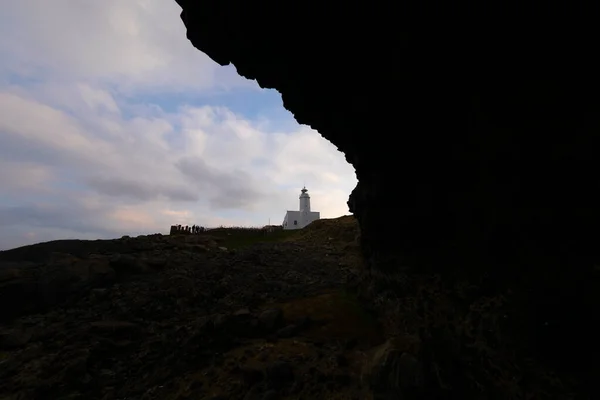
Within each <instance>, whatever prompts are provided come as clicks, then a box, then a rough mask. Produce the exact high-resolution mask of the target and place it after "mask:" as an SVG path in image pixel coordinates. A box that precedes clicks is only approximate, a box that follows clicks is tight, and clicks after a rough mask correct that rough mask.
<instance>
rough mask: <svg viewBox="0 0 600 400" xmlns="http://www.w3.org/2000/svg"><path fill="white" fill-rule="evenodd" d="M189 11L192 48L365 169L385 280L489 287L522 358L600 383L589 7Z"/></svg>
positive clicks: (295, 6) (242, 5) (363, 180)
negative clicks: (420, 277)
mask: <svg viewBox="0 0 600 400" xmlns="http://www.w3.org/2000/svg"><path fill="white" fill-rule="evenodd" d="M177 2H178V3H179V4H180V5H181V7H182V10H183V11H182V14H181V18H182V20H183V23H184V24H185V26H186V27H187V37H188V39H189V40H190V41H191V43H192V44H193V45H194V46H195V47H197V48H198V49H199V50H200V51H202V52H204V53H206V54H207V55H208V56H210V57H211V58H212V59H213V60H215V61H216V62H217V63H219V64H221V65H226V64H230V63H231V64H233V65H234V66H235V67H236V68H237V71H238V72H239V73H240V75H242V76H245V77H247V78H249V79H255V80H256V81H257V82H258V83H259V84H260V85H261V86H262V87H265V88H274V89H277V90H278V91H279V92H280V93H281V94H282V98H283V103H284V106H285V107H286V108H287V109H288V110H290V111H291V112H292V113H293V114H294V116H295V118H296V120H297V121H298V122H299V123H302V124H307V125H310V126H311V127H313V128H314V129H316V130H318V131H319V132H320V133H321V134H322V135H323V137H324V138H326V139H327V140H329V141H331V142H332V143H333V144H335V145H336V146H337V147H338V148H339V150H340V151H342V152H343V153H344V154H345V155H346V159H347V160H348V162H350V163H351V164H352V165H353V166H354V167H355V169H356V173H357V176H358V180H359V183H358V185H357V187H356V188H355V190H354V191H353V193H352V194H351V196H350V200H349V202H348V204H349V208H350V210H351V211H352V212H353V213H354V215H355V216H356V217H357V219H358V221H359V223H360V228H361V231H362V239H361V240H362V248H363V254H364V255H365V257H366V259H367V261H368V265H369V267H370V269H371V271H372V273H373V276H374V277H375V279H379V280H382V281H387V282H388V283H389V282H391V281H393V280H394V279H397V278H394V276H397V275H398V273H400V272H402V273H404V274H409V275H410V274H413V275H414V274H425V273H432V274H441V276H442V278H443V281H444V282H451V283H448V284H449V285H453V284H454V283H455V282H457V281H460V280H465V281H468V282H477V288H478V289H477V291H478V294H477V296H490V297H493V296H504V297H505V298H506V299H507V304H508V305H507V307H508V308H507V310H510V312H507V313H505V314H504V315H509V316H510V318H511V321H512V322H511V324H509V325H510V326H509V327H508V328H506V329H507V331H506V332H507V334H508V335H509V336H510V337H512V338H513V339H514V341H515V345H514V347H515V348H521V347H522V348H523V349H527V350H525V352H527V353H528V354H533V355H534V356H535V357H538V358H540V359H543V360H545V362H548V363H549V364H552V365H562V366H563V368H566V369H568V370H569V372H570V373H581V371H583V370H586V371H588V372H589V367H590V365H591V360H590V359H588V360H587V361H586V363H585V366H584V365H580V364H579V363H580V361H575V359H576V358H577V357H578V354H581V352H589V351H590V350H592V348H593V349H595V347H593V345H592V343H594V341H593V339H592V338H593V337H594V335H596V334H597V331H596V329H597V328H595V327H596V326H599V324H598V323H597V321H596V320H597V317H596V315H597V312H596V310H597V305H598V304H600V301H599V299H598V295H597V294H594V293H596V292H598V291H597V290H596V288H597V287H598V270H597V268H596V269H594V268H595V267H594V263H595V262H597V261H598V251H597V243H598V242H599V239H600V237H599V236H600V230H599V229H598V226H599V222H600V211H599V207H598V204H600V202H599V200H600V194H599V193H600V191H598V190H596V187H595V182H596V181H597V169H598V168H597V162H596V161H595V160H594V158H593V156H594V151H595V149H596V148H597V145H598V134H597V133H598V130H599V129H600V118H599V117H600V112H599V110H600V108H599V101H598V98H597V96H596V95H594V93H596V92H597V89H598V82H597V79H596V76H597V75H596V74H595V73H594V71H595V70H597V67H598V64H597V61H595V60H593V59H592V52H591V51H590V49H591V48H592V47H593V44H592V42H591V40H592V37H594V36H595V35H594V32H592V30H593V28H588V27H592V26H593V24H589V25H588V24H587V23H586V21H588V20H589V18H590V16H591V15H593V14H594V13H593V12H592V10H583V9H575V8H576V7H577V6H570V7H569V8H562V9H559V8H557V7H555V6H553V5H551V4H544V5H540V4H536V5H535V6H534V5H533V2H531V3H530V2H526V3H522V4H521V6H520V8H519V9H513V8H511V7H510V6H504V5H503V6H500V5H497V4H495V3H486V4H485V5H479V4H478V5H477V6H475V5H472V6H468V5H466V4H462V5H461V4H455V3H452V5H450V3H447V4H445V5H442V4H434V3H431V4H429V5H426V4H424V3H419V2H413V3H408V2H404V3H402V4H398V3H396V2H377V1H376V2H372V1H371V2H368V3H367V2H350V3H349V2H322V1H319V2H317V1H303V2H296V1H292V2H283V3H282V2H275V1H261V2H257V1H248V0H246V1H239V0H227V1H225V0H220V1H216V0H204V1H193V0H177ZM561 27H564V29H562V28H561ZM411 276H412V275H411ZM392 286H393V285H392ZM401 288H402V285H401V284H397V285H396V286H395V289H392V291H394V290H395V291H396V292H398V291H400V290H401ZM474 296H475V295H474ZM467 304H469V303H468V301H467ZM467 307H468V306H467ZM565 342H567V343H570V345H569V346H568V349H566V348H565V350H564V351H563V350H560V349H558V350H557V349H556V344H557V343H565ZM590 346H592V348H590ZM575 362H577V363H578V365H577V366H575V365H574V363H575Z"/></svg>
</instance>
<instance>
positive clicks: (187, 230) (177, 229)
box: [171, 225, 206, 234]
mask: <svg viewBox="0 0 600 400" xmlns="http://www.w3.org/2000/svg"><path fill="white" fill-rule="evenodd" d="M205 230H206V228H204V227H203V226H198V225H192V226H188V225H171V234H182V233H183V234H197V233H201V232H204V231H205Z"/></svg>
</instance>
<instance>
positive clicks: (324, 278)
mask: <svg viewBox="0 0 600 400" xmlns="http://www.w3.org/2000/svg"><path fill="white" fill-rule="evenodd" d="M344 221H345V222H344ZM340 223H341V226H338V225H340ZM328 224H329V225H328ZM344 224H346V225H348V224H349V225H348V226H349V227H350V228H349V229H346V228H347V227H344V226H343V225H344ZM333 225H335V226H336V228H335V229H337V230H338V231H339V230H340V229H341V230H342V231H343V233H344V234H345V237H344V235H340V232H333V233H331V232H329V231H328V229H329V228H328V226H329V227H331V226H333ZM333 225H332V224H331V223H328V222H327V221H324V222H321V224H320V227H319V226H318V227H317V228H314V227H313V229H312V230H307V231H305V232H302V234H301V235H298V234H296V235H295V236H293V237H292V236H290V237H288V238H287V239H285V240H283V241H282V240H279V241H277V242H272V243H256V244H253V245H247V246H242V247H239V248H237V249H232V248H227V247H226V246H225V245H226V244H227V240H226V239H227V238H226V237H225V238H223V237H221V238H218V237H212V236H210V235H209V234H208V233H207V234H205V235H198V236H179V237H173V236H162V235H150V236H144V237H138V238H127V237H124V238H122V239H118V240H111V241H60V242H50V243H45V244H39V245H35V246H28V247H26V248H21V249H16V250H12V251H7V252H2V253H0V263H1V264H0V293H1V294H0V296H1V299H0V301H1V304H2V306H3V307H2V311H1V314H0V317H1V319H2V324H1V325H0V346H1V347H0V399H2V400H8V399H11V400H17V399H19V400H28V399H161V400H162V399H165V400H166V399H173V400H175V399H246V400H252V399H301V398H303V399H319V398H323V399H325V398H327V399H353V398H354V399H367V398H369V396H370V394H369V393H368V390H367V389H368V386H369V385H368V384H367V383H366V381H367V380H368V379H370V378H369V376H370V375H371V374H372V372H371V371H367V370H365V366H367V365H370V364H371V363H372V360H373V359H374V358H375V359H376V357H377V355H376V354H375V352H376V351H377V350H379V351H380V353H381V345H382V343H383V338H382V334H381V330H380V328H379V325H378V323H377V322H376V320H375V319H374V318H373V316H372V315H371V314H370V313H369V312H368V311H367V310H366V309H365V308H364V306H363V305H362V304H361V303H360V301H359V300H358V299H357V297H356V295H355V293H354V291H353V290H352V287H353V285H352V283H353V282H354V281H356V275H357V269H356V268H357V267H358V264H357V260H358V259H359V258H358V253H357V252H358V246H357V244H356V234H357V228H356V227H355V224H354V221H353V220H352V219H346V220H344V219H342V220H338V221H337V222H335V224H333ZM329 234H333V235H334V236H335V237H328V236H327V235H329ZM258 241H260V240H258ZM377 346H379V347H377ZM384 350H385V349H384ZM383 353H385V351H384V352H383ZM383 353H382V354H383ZM379 357H382V355H381V354H380V355H379Z"/></svg>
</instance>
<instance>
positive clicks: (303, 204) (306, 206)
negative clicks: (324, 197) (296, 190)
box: [300, 186, 310, 212]
mask: <svg viewBox="0 0 600 400" xmlns="http://www.w3.org/2000/svg"><path fill="white" fill-rule="evenodd" d="M301 192H302V194H301V195H300V211H302V212H305V211H306V212H310V196H309V195H308V193H307V192H308V190H306V186H305V187H303V188H302V190H301Z"/></svg>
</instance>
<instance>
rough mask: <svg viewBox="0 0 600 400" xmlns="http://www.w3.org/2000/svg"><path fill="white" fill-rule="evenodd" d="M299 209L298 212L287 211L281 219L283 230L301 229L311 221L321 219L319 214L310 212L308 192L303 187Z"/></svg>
mask: <svg viewBox="0 0 600 400" xmlns="http://www.w3.org/2000/svg"><path fill="white" fill-rule="evenodd" d="M300 192H301V193H300V197H299V199H300V207H299V210H298V211H290V210H288V211H287V212H286V213H285V218H284V219H283V229H286V230H289V229H302V228H304V227H305V226H306V225H308V224H310V223H311V222H313V221H316V220H318V219H321V213H319V212H318V211H311V210H310V196H309V195H308V190H307V189H306V187H303V188H302V190H301V191H300Z"/></svg>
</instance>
